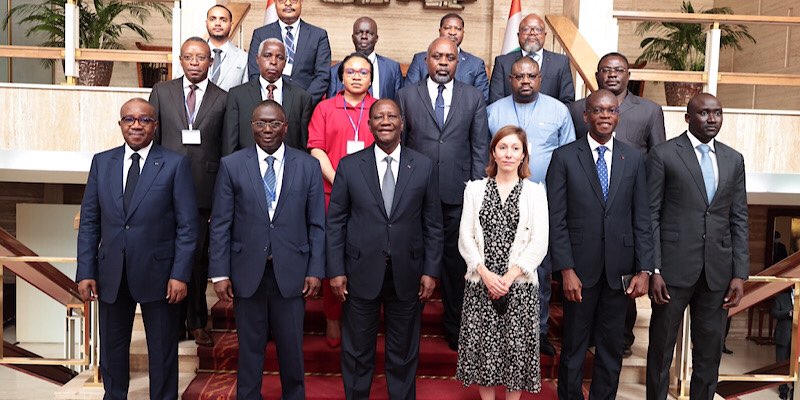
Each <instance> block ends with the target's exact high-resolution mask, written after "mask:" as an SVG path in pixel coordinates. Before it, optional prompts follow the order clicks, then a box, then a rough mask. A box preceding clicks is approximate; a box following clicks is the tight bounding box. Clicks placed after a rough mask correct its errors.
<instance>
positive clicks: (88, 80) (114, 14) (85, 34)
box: [3, 0, 171, 86]
mask: <svg viewBox="0 0 800 400" xmlns="http://www.w3.org/2000/svg"><path fill="white" fill-rule="evenodd" d="M64 3H65V1H64V0H45V1H42V2H41V3H39V4H20V5H18V6H15V7H13V8H11V9H10V10H9V11H8V15H6V18H5V19H4V21H3V29H6V28H7V27H8V23H9V21H10V20H11V18H12V17H15V16H16V17H20V18H21V19H20V20H19V21H18V22H17V23H18V24H20V25H29V26H30V27H29V28H28V31H27V32H26V34H27V35H28V36H30V35H32V34H35V33H42V34H44V35H45V37H46V38H47V40H46V41H45V42H43V43H41V45H42V46H44V47H64ZM76 3H77V6H78V8H79V28H78V30H79V31H78V37H79V40H80V47H81V48H88V49H122V48H123V47H122V44H120V42H119V40H120V36H122V33H123V32H125V31H126V30H129V31H132V32H134V33H135V34H136V35H138V36H139V37H141V38H142V39H143V40H145V41H149V40H150V39H151V38H152V35H150V34H149V33H148V32H147V31H146V30H145V29H144V27H142V25H141V24H143V23H144V21H145V20H146V19H147V18H148V17H150V13H151V11H156V12H158V13H159V14H161V16H163V17H164V18H165V19H166V20H167V21H170V20H171V14H170V10H169V8H168V7H167V6H166V5H164V4H161V3H155V2H144V1H123V0H76ZM43 62H44V63H46V64H49V65H51V66H52V64H53V60H44V61H43ZM78 67H79V77H78V83H79V84H81V85H87V86H108V84H109V82H110V81H111V72H112V69H113V67H114V62H113V61H94V60H80V61H79V64H78Z"/></svg>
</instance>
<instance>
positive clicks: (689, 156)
mask: <svg viewBox="0 0 800 400" xmlns="http://www.w3.org/2000/svg"><path fill="white" fill-rule="evenodd" d="M687 135H689V132H683V135H681V137H680V138H679V140H678V141H677V142H675V143H676V144H677V145H678V149H677V151H678V156H679V157H680V159H681V161H683V164H684V165H685V166H686V169H688V170H689V174H690V175H691V176H692V179H693V180H694V183H695V185H697V189H698V190H699V191H700V194H701V195H703V201H705V202H706V205H708V194H707V193H706V183H705V181H704V180H703V172H702V171H701V170H700V163H699V162H697V155H696V154H695V152H694V148H693V147H692V142H691V141H689V136H687ZM718 164H719V163H718ZM721 175H722V174H720V176H721Z"/></svg>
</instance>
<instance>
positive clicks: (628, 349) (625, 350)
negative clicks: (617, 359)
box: [622, 346, 633, 358]
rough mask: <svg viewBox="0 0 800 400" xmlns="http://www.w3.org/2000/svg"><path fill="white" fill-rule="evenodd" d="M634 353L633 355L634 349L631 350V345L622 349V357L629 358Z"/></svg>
mask: <svg viewBox="0 0 800 400" xmlns="http://www.w3.org/2000/svg"><path fill="white" fill-rule="evenodd" d="M632 355H633V351H631V347H630V346H625V348H623V349H622V358H628V357H630V356H632Z"/></svg>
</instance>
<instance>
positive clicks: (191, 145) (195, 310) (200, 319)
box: [150, 37, 228, 346]
mask: <svg viewBox="0 0 800 400" xmlns="http://www.w3.org/2000/svg"><path fill="white" fill-rule="evenodd" d="M180 61H181V67H182V68H183V71H184V75H183V77H181V78H177V79H173V80H171V81H167V82H161V83H158V84H156V85H155V86H154V87H153V91H152V92H150V104H152V105H153V108H155V110H156V119H157V120H158V125H157V127H156V133H155V142H156V143H157V144H160V145H162V146H164V147H166V148H168V149H170V150H172V151H174V152H177V153H180V154H182V155H184V156H186V157H188V158H189V165H190V166H191V168H192V178H193V181H194V187H195V193H196V194H197V206H198V207H199V215H200V222H199V225H198V228H199V230H198V235H197V239H198V242H197V246H196V249H195V255H194V268H192V281H191V282H190V284H189V295H188V296H186V301H185V302H184V303H183V304H181V314H182V315H183V317H184V319H185V321H186V330H187V332H188V333H189V334H190V335H191V337H193V338H194V340H195V342H197V344H198V345H201V346H211V345H213V344H214V343H213V340H212V339H211V335H210V334H209V333H208V331H207V330H206V323H207V322H208V305H207V304H206V287H207V286H208V217H209V215H211V193H212V192H213V190H214V180H215V179H216V178H217V169H219V159H220V156H221V155H220V149H221V147H222V145H221V143H220V141H221V137H222V121H223V119H224V117H225V101H226V99H227V97H228V94H227V93H225V91H224V90H222V89H220V88H219V87H217V85H215V84H213V83H211V82H209V80H208V69H209V66H210V65H211V50H210V49H209V46H208V43H206V41H205V40H203V39H201V38H199V37H192V38H189V39H187V40H186V41H185V42H184V43H183V46H181V54H180Z"/></svg>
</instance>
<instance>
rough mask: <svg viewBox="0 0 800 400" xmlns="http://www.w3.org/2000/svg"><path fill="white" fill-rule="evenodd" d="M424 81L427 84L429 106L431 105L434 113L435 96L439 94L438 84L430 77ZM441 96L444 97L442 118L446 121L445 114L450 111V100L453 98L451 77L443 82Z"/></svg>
mask: <svg viewBox="0 0 800 400" xmlns="http://www.w3.org/2000/svg"><path fill="white" fill-rule="evenodd" d="M426 82H427V84H428V95H429V96H431V106H433V112H434V114H436V97H438V96H439V84H438V83H436V82H434V81H433V79H431V78H430V77H428V80H427V81H426ZM442 98H443V99H444V120H445V121H447V114H449V113H450V102H451V101H452V100H453V79H451V80H450V82H447V83H445V84H444V90H442Z"/></svg>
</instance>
